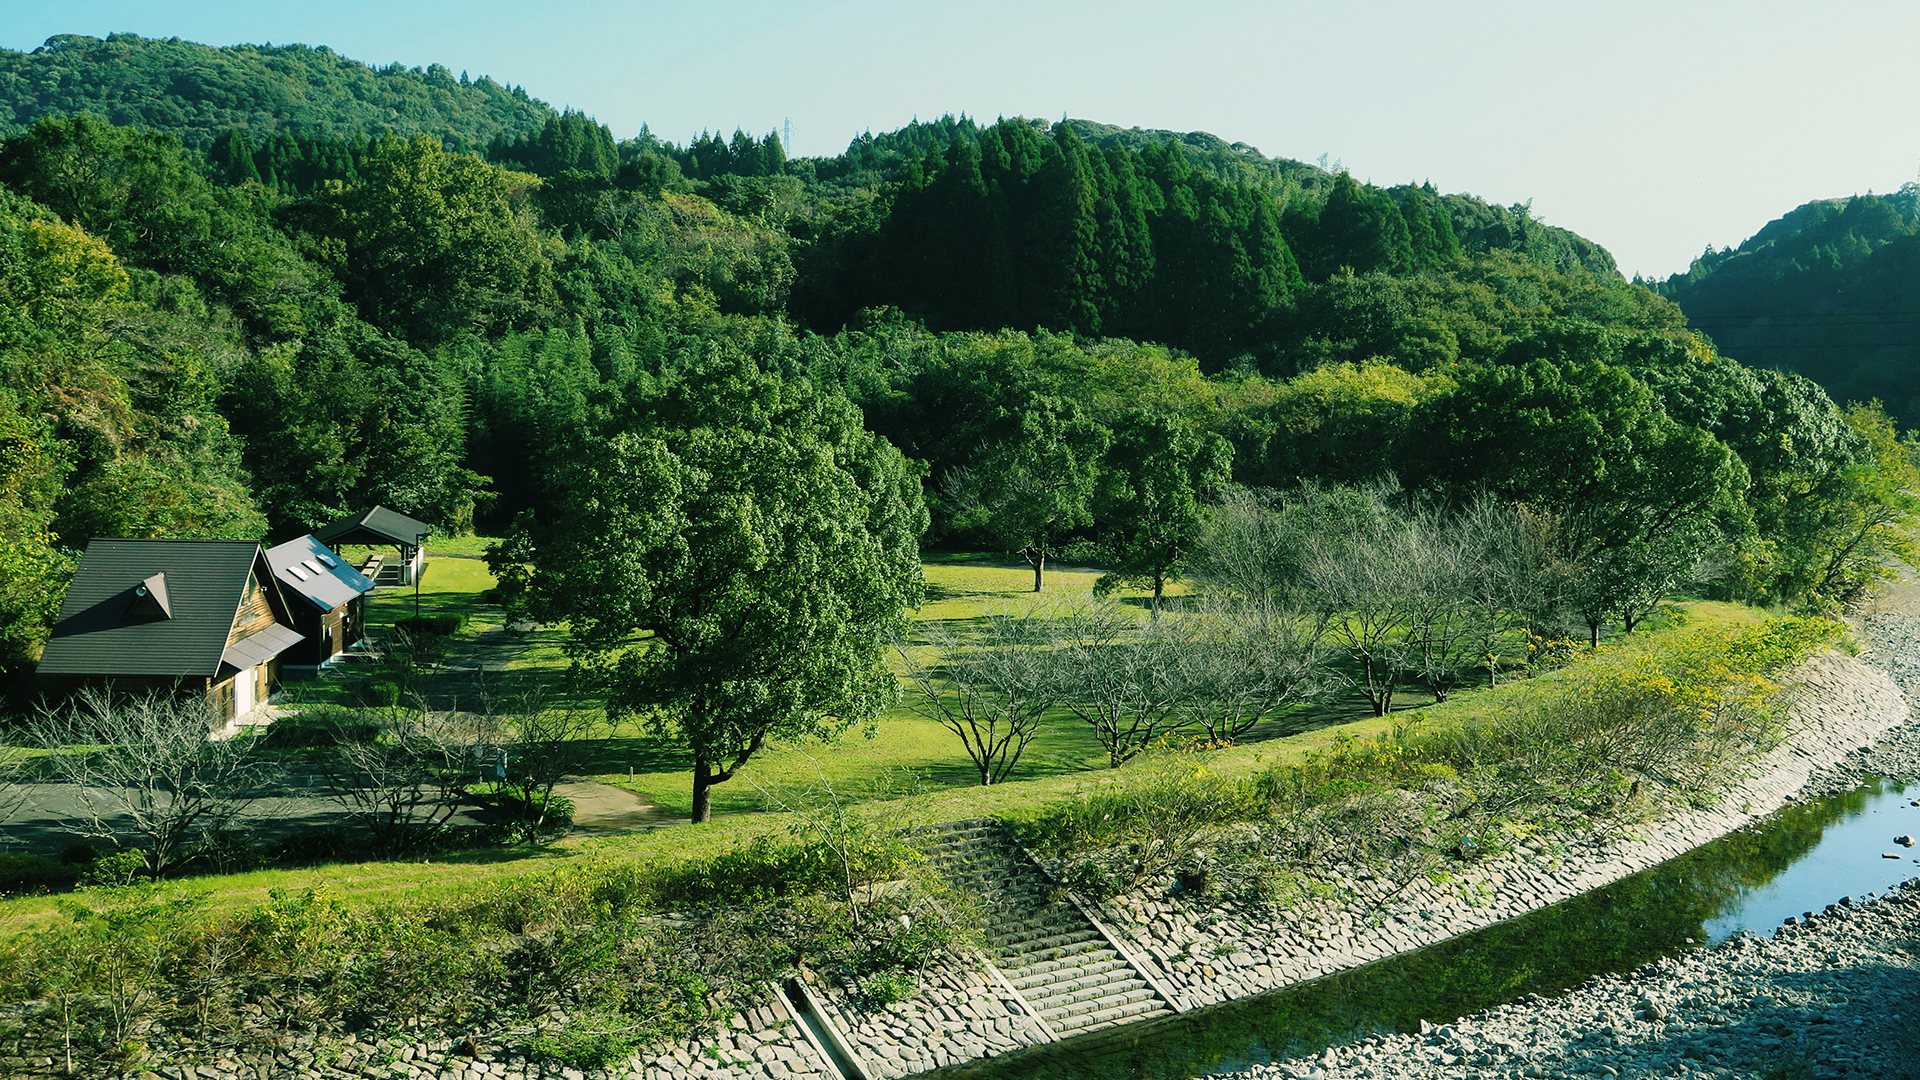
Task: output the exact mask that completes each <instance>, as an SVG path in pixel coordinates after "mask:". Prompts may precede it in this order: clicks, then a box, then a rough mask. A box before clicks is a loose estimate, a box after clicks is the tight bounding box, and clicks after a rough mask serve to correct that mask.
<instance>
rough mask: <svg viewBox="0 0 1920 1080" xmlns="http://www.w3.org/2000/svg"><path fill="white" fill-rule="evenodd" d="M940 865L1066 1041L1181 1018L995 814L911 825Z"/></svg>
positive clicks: (991, 952)
mask: <svg viewBox="0 0 1920 1080" xmlns="http://www.w3.org/2000/svg"><path fill="white" fill-rule="evenodd" d="M907 838H908V840H909V841H910V842H912V843H914V844H915V845H917V846H918V847H919V848H920V849H921V850H922V851H924V852H926V853H927V857H928V859H929V861H930V862H931V863H932V865H933V867H934V868H935V869H936V870H938V871H939V872H940V873H941V874H943V875H944V876H945V877H946V878H947V879H948V880H949V881H951V882H953V884H954V886H955V887H956V888H959V889H961V890H963V891H965V892H967V893H970V894H972V895H973V896H975V897H977V898H979V900H980V901H981V902H982V903H983V904H985V905H986V907H987V911H986V952H987V959H988V960H989V961H991V962H992V963H993V965H994V966H995V967H997V968H998V969H999V970H1000V972H1001V974H1002V975H1004V976H1005V978H1006V981H1007V982H1008V983H1009V984H1011V985H1012V986H1013V988H1014V989H1015V990H1017V991H1018V992H1019V995H1020V997H1022V998H1023V999H1024V1000H1025V1001H1026V1003H1027V1005H1028V1006H1029V1007H1030V1008H1031V1009H1032V1011H1033V1012H1034V1014H1035V1015H1037V1016H1038V1017H1039V1018H1040V1019H1041V1020H1042V1021H1043V1022H1044V1023H1045V1024H1046V1026H1047V1027H1048V1028H1049V1029H1051V1031H1052V1033H1053V1035H1054V1036H1055V1037H1056V1038H1062V1039H1064V1038H1067V1037H1069V1036H1072V1035H1077V1034H1080V1033H1081V1032H1086V1031H1094V1030H1097V1029H1099V1028H1104V1027H1109V1026H1112V1025H1114V1024H1122V1023H1133V1022H1135V1021H1139V1020H1145V1019H1149V1018H1152V1017H1157V1016H1164V1015H1172V1013H1173V1011H1174V1010H1173V1009H1172V1007H1171V1006H1169V1005H1168V1003H1167V1001H1166V999H1165V998H1164V997H1162V996H1161V994H1160V993H1159V991H1157V990H1156V989H1155V988H1154V987H1153V985H1152V984H1151V983H1149V982H1148V981H1147V979H1146V978H1144V977H1143V976H1142V975H1141V973H1140V972H1139V971H1137V970H1136V969H1135V968H1134V966H1133V965H1132V964H1131V963H1130V962H1129V961H1128V959H1127V958H1126V957H1125V956H1123V955H1121V953H1120V952H1119V951H1118V950H1117V949H1115V948H1114V947H1113V945H1112V943H1111V942H1109V941H1108V940H1107V937H1106V935H1105V934H1104V933H1102V932H1101V929H1100V928H1099V927H1098V926H1096V925H1094V923H1093V922H1092V921H1091V920H1089V919H1088V918H1087V916H1086V914H1085V913H1084V912H1082V911H1081V909H1080V908H1079V907H1078V906H1077V905H1075V904H1074V903H1073V901H1071V900H1070V899H1068V898H1067V897H1066V895H1065V894H1064V892H1063V891H1062V890H1061V889H1060V887H1059V885H1058V884H1057V883H1056V882H1055V881H1054V880H1053V879H1052V878H1051V877H1049V876H1048V875H1047V873H1046V871H1044V870H1042V869H1041V868H1040V867H1039V865H1037V864H1036V863H1035V862H1034V861H1033V859H1032V858H1030V857H1029V856H1028V855H1027V853H1026V852H1025V851H1024V850H1022V849H1021V847H1020V845H1019V844H1018V843H1016V842H1015V841H1014V839H1013V837H1012V836H1010V835H1008V833H1007V831H1006V829H1005V828H1004V827H1002V826H1001V825H1000V824H999V823H998V822H996V821H994V820H993V819H991V818H979V819H974V820H969V821H954V822H947V823H945V824H941V825H931V826H925V827H922V828H919V829H913V830H909V831H908V833H907Z"/></svg>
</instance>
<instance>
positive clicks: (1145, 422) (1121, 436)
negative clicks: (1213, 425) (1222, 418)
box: [1093, 413, 1233, 616]
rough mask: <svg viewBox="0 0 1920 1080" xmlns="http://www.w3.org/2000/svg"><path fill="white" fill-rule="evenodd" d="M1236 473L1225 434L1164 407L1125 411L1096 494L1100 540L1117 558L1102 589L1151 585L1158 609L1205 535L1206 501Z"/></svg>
mask: <svg viewBox="0 0 1920 1080" xmlns="http://www.w3.org/2000/svg"><path fill="white" fill-rule="evenodd" d="M1232 474H1233V447H1232V446H1231V445H1229V444H1228V442H1227V440H1225V439H1223V438H1221V437H1220V436H1219V435H1216V434H1213V433H1212V432H1208V431H1200V430H1197V429H1196V428H1195V427H1194V426H1193V425H1192V424H1191V423H1189V422H1187V421H1185V420H1183V419H1181V418H1180V417H1177V416H1171V415H1167V414H1163V413H1162V414H1156V413H1136V414H1132V415H1129V416H1124V417H1122V418H1121V419H1120V420H1119V422H1118V423H1116V424H1115V425H1114V432H1113V445H1112V446H1111V447H1110V448H1109V449H1108V451H1107V458H1106V462H1105V466H1104V468H1102V470H1101V475H1100V481H1099V488H1098V490H1097V491H1096V492H1095V495H1094V499H1093V513H1094V518H1095V520H1096V521H1098V522H1099V523H1100V524H1099V533H1098V539H1097V541H1096V544H1095V546H1096V547H1097V548H1098V549H1099V551H1100V553H1101V554H1102V555H1103V556H1105V557H1106V558H1107V559H1108V560H1109V561H1110V562H1111V563H1112V565H1113V570H1112V571H1111V572H1109V573H1107V574H1106V575H1104V576H1103V577H1101V578H1100V580H1099V582H1098V583H1096V585H1095V588H1096V590H1098V591H1101V592H1106V591H1110V590H1111V589H1112V588H1114V587H1116V586H1120V585H1142V586H1145V587H1146V588H1148V589H1151V590H1152V591H1153V613H1154V615H1156V616H1158V615H1159V614H1160V600H1161V597H1162V595H1163V594H1164V593H1165V592H1166V588H1167V582H1169V581H1172V580H1174V579H1176V578H1177V577H1178V576H1179V575H1180V572H1181V571H1182V569H1184V567H1185V565H1186V562H1187V559H1188V557H1189V556H1191V555H1192V554H1193V551H1194V546H1195V544H1196V543H1197V541H1198V540H1199V536H1200V531H1201V527H1202V524H1203V520H1202V515H1203V509H1202V508H1203V506H1204V504H1205V503H1207V502H1210V501H1212V500H1214V499H1216V498H1217V497H1218V496H1219V494H1220V493H1221V491H1222V490H1223V489H1224V488H1225V487H1226V484H1227V481H1228V480H1229V479H1230V478H1231V476H1232Z"/></svg>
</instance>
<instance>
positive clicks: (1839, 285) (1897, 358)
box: [1657, 190, 1920, 427]
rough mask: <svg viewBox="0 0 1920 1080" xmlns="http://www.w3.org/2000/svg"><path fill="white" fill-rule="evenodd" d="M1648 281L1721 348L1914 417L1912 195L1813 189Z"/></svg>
mask: <svg viewBox="0 0 1920 1080" xmlns="http://www.w3.org/2000/svg"><path fill="white" fill-rule="evenodd" d="M1657 290H1658V291H1659V292H1661V293H1662V294H1664V295H1666V296H1668V297H1670V298H1672V299H1673V300H1675V301H1677V302H1678V303H1679V304H1680V308H1681V310H1682V311H1684V312H1685V313H1686V315H1687V319H1688V321H1689V323H1690V324H1691V325H1692V326H1693V327H1694V328H1696V329H1698V330H1701V331H1704V332H1705V333H1707V334H1708V335H1709V336H1711V337H1712V338H1713V339H1714V341H1715V343H1716V344H1718V345H1719V347H1720V349H1721V351H1722V352H1724V353H1726V354H1727V355H1729V356H1733V357H1736V358H1738V359H1740V360H1743V361H1745V362H1747V363H1749V364H1752V365H1754V366H1757V367H1769V368H1779V369H1781V370H1786V371H1793V372H1798V373H1799V374H1802V375H1805V376H1807V377H1808V378H1811V379H1813V380H1814V381H1815V382H1818V383H1819V384H1820V385H1821V386H1823V387H1825V388H1826V389H1827V392H1828V393H1830V394H1832V395H1833V396H1834V398H1835V399H1836V400H1840V401H1869V400H1874V399H1878V400H1879V401H1881V402H1883V403H1884V404H1885V405H1886V406H1887V409H1888V411H1889V412H1891V413H1892V414H1893V415H1894V417H1895V418H1897V419H1898V420H1899V421H1900V422H1901V423H1902V424H1903V425H1904V426H1906V427H1915V426H1920V335H1916V333H1915V331H1914V327H1915V324H1916V323H1917V322H1920V199H1916V197H1915V192H1914V191H1911V190H1903V191H1902V192H1901V193H1900V194H1898V195H1892V196H1876V195H1860V196H1855V197H1853V198H1850V199H1823V200H1817V201H1815V202H1810V203H1807V204H1805V205H1803V206H1800V207H1798V208H1796V209H1795V210H1793V211H1792V212H1790V213H1788V214H1785V215H1782V216H1781V217H1780V218H1778V219H1776V220H1774V221H1772V222H1770V223H1768V225H1767V226H1766V227H1765V228H1763V229H1761V230H1760V231H1759V232H1757V233H1755V234H1754V235H1753V237H1752V238H1751V239H1749V240H1748V241H1747V242H1746V243H1744V244H1741V245H1740V247H1739V248H1737V249H1731V248H1728V249H1722V250H1720V251H1717V252H1716V251H1709V252H1707V253H1706V254H1704V255H1702V256H1701V257H1700V258H1699V259H1696V260H1694V263H1693V266H1692V267H1691V268H1689V269H1688V271H1687V272H1686V273H1685V274H1675V275H1674V276H1672V277H1670V278H1668V279H1667V280H1666V281H1665V282H1662V283H1659V284H1658V286H1657Z"/></svg>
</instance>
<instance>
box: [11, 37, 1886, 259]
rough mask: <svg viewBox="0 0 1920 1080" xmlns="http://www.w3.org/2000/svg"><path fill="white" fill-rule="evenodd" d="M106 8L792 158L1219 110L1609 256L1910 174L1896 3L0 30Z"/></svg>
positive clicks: (1260, 137) (1241, 133)
mask: <svg viewBox="0 0 1920 1080" xmlns="http://www.w3.org/2000/svg"><path fill="white" fill-rule="evenodd" d="M118 31H130V32H134V33H139V34H143V35H147V36H153V37H173V36H177V37H182V38H186V39H189V40H193V41H200V42H205V43H207V44H213V45H228V44H235V43H240V42H254V43H263V42H272V43H276V44H284V43H289V42H305V43H307V44H312V45H322V44H324V45H328V46H331V47H332V48H333V49H334V50H335V51H337V52H340V53H343V54H345V55H348V56H351V57H354V58H356V59H360V60H365V61H367V62H369V63H374V64H386V63H390V62H393V61H399V62H401V63H403V64H406V65H408V66H424V65H426V64H429V63H440V64H444V65H446V66H447V67H448V68H450V69H452V70H453V71H455V72H459V71H467V72H469V73H470V74H472V75H473V76H475V77H477V76H479V75H482V74H486V75H491V76H493V77H494V78H495V79H496V80H499V81H501V82H507V83H514V84H518V85H522V86H525V87H526V88H527V91H528V92H529V93H530V94H532V95H533V96H535V97H537V98H540V99H542V100H545V101H546V102H548V103H549V104H552V105H554V106H555V107H565V106H571V107H573V108H576V109H580V110H582V111H585V112H587V113H590V114H592V115H593V116H595V117H597V118H599V119H600V120H601V121H602V122H603V123H605V124H607V125H608V126H609V127H611V128H612V129H613V132H614V134H615V135H616V136H618V137H621V138H625V137H628V136H631V135H633V134H634V133H635V132H637V131H638V130H639V129H640V126H641V124H643V123H645V124H647V125H649V126H650V127H651V128H652V130H653V132H654V133H655V134H657V135H659V136H661V137H662V138H668V139H672V140H674V141H676V142H685V141H687V140H688V139H690V138H692V137H694V136H696V135H698V134H699V133H700V132H701V131H703V130H706V129H717V130H719V131H721V132H723V133H729V134H730V133H731V132H732V131H733V130H734V128H736V127H740V128H744V129H746V130H747V131H749V132H751V133H754V134H763V133H765V132H767V131H773V130H779V129H781V128H782V127H783V125H786V124H788V123H790V124H791V125H792V133H793V139H792V142H793V145H792V147H791V148H790V153H794V154H804V155H824V154H834V153H838V152H840V151H841V150H843V149H845V148H846V145H847V142H848V141H849V140H850V139H852V138H853V137H854V136H856V135H858V134H859V133H860V132H862V131H867V130H871V131H875V132H879V131H887V130H891V129H893V128H897V127H900V126H902V125H904V124H906V123H908V122H909V121H911V120H912V119H914V118H915V117H924V118H932V117H937V116H939V115H941V114H943V113H948V112H952V113H965V114H968V115H971V116H974V117H976V118H979V119H983V120H991V119H993V118H995V117H998V116H1016V115H1019V116H1035V117H1045V118H1048V119H1058V118H1060V117H1062V116H1072V117H1076V118H1085V119H1090V120H1098V121H1101V122H1103V123H1111V124H1118V125H1121V126H1133V125H1138V126H1141V127H1150V128H1168V129H1172V130H1176V131H1195V130H1198V131H1210V132H1212V133H1214V134H1215V135H1218V136H1220V137H1222V138H1224V139H1227V140H1228V141H1239V142H1245V143H1249V144H1252V145H1253V146H1256V147H1258V148H1259V149H1260V150H1261V152H1263V153H1265V154H1267V155H1268V156H1269V157H1289V158H1297V159H1300V160H1304V161H1313V160H1316V159H1317V158H1319V157H1320V155H1322V154H1325V155H1327V156H1328V158H1329V160H1331V161H1338V162H1341V163H1343V164H1344V165H1345V166H1346V168H1347V169H1348V170H1350V171H1351V172H1352V173H1353V175H1354V176H1355V177H1356V178H1359V179H1362V180H1370V181H1372V182H1374V183H1377V184H1382V185H1385V184H1393V183H1400V182H1404V181H1422V180H1431V181H1432V182H1433V184H1434V185H1435V186H1436V187H1438V188H1440V189H1441V190H1442V191H1448V192H1455V191H1462V192H1467V193H1470V194H1473V195H1478V196H1480V197H1481V198H1484V199H1487V200H1489V201H1491V202H1495V203H1499V204H1502V205H1510V204H1513V203H1518V202H1528V201H1530V202H1531V205H1532V208H1533V212H1534V214H1535V216H1536V217H1538V218H1539V219H1541V220H1543V221H1546V222H1547V223H1548V224H1552V225H1559V226H1562V227H1565V228H1568V229H1572V230H1574V231H1575V232H1578V233H1580V234H1582V235H1584V236H1586V237H1588V238H1590V239H1593V240H1595V241H1598V242H1599V243H1601V244H1602V245H1604V246H1605V247H1606V248H1607V249H1608V250H1609V251H1611V252H1613V254H1614V257H1615V258H1616V259H1617V260H1618V262H1619V264H1620V267H1621V269H1622V270H1623V271H1624V272H1625V273H1627V274H1628V275H1629V276H1631V275H1634V274H1643V275H1647V276H1662V277H1663V276H1665V275H1667V274H1670V273H1674V272H1677V271H1681V270H1684V269H1686V267H1687V264H1688V263H1689V262H1690V261H1691V260H1692V259H1693V258H1694V257H1695V256H1697V255H1699V254H1700V252H1701V251H1702V250H1703V249H1704V248H1705V247H1707V246H1713V247H1719V246H1722V245H1738V244H1739V243H1740V242H1741V241H1742V240H1744V239H1745V238H1746V237H1748V236H1750V235H1752V234H1753V233H1754V232H1756V231H1758V229H1759V228H1760V227H1761V226H1762V225H1764V224H1766V222H1768V221H1769V220H1771V219H1773V218H1776V217H1778V216H1780V215H1781V214H1783V213H1785V212H1787V211H1788V210H1791V209H1792V208H1794V207H1795V206H1798V205H1800V204H1801V203H1804V202H1807V201H1808V200H1811V199H1817V198H1835V197H1844V196H1847V195H1851V194H1855V193H1863V192H1866V191H1869V190H1871V191H1876V192H1883V193H1884V192H1889V191H1893V190H1896V189H1897V188H1899V186H1900V185H1901V184H1903V183H1905V182H1907V181H1910V180H1914V179H1915V178H1916V175H1920V138H1916V136H1920V132H1916V130H1915V128H1916V114H1915V111H1914V110H1913V109H1912V108H1911V105H1912V104H1913V103H1915V102H1917V101H1920V94H1916V91H1920V64H1916V63H1914V62H1912V59H1911V50H1912V46H1913V42H1914V41H1915V40H1916V31H1920V4H1913V3H1912V2H1911V0H1906V2H1902V3H1893V2H1873V0H1869V2H1856V3H1848V2H1844V0H1841V2H1829V3H1822V4H1813V3H1806V2H1801V3H1783V2H1775V0H1733V2H1720V3H1706V2H1694V0H1663V2H1659V3H1650V2H1641V0H1611V2H1605V3H1599V2H1587V0H1559V2H1551V0H1550V2H1547V3H1541V2H1539V0H1529V2H1526V3H1511V2H1473V3H1453V4H1446V3H1435V2H1433V0H1424V2H1417V3H1409V2H1399V0H1393V2H1367V0H1345V2H1340V3H1333V2H1325V3H1315V4H1304V3H1287V2H1266V3H1258V2H1225V0H1219V2H1215V0H1188V2H1185V3H1180V4H1166V3H1145V2H1139V0H1103V2H1085V0H975V2H973V3H966V4H961V3H952V2H949V3H939V4H934V3H919V2H914V0H820V2H816V3H805V4H802V3H779V2H774V0H706V2H702V3H687V2H658V0H544V2H527V0H519V2H515V3H508V2H504V0H463V2H460V3H446V2H439V0H381V2H369V0H331V2H313V0H308V2H304V3H298V4H292V3H280V2H276V0H245V2H233V0H164V2H155V0H0V46H4V47H6V48H12V49H31V48H35V47H37V46H38V45H39V44H40V43H41V42H42V41H44V40H45V39H46V38H47V37H49V36H51V35H53V34H59V33H79V34H91V35H95V36H104V35H106V34H108V33H112V32H118Z"/></svg>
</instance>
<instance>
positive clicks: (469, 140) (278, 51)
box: [0, 34, 553, 149]
mask: <svg viewBox="0 0 1920 1080" xmlns="http://www.w3.org/2000/svg"><path fill="white" fill-rule="evenodd" d="M78 112H90V113H93V114H94V115H96V116H99V117H102V118H104V119H105V120H107V121H108V122H110V123H114V124H124V125H128V126H133V127H146V128H155V129H159V130H163V131H168V132H171V133H172V134H174V135H175V136H178V137H179V139H180V141H181V142H183V143H185V144H186V145H188V146H191V147H196V148H199V149H205V148H206V147H208V146H209V145H211V144H212V143H213V141H214V139H215V138H217V137H218V136H219V135H220V134H222V133H223V132H226V131H228V130H230V129H231V130H237V131H239V132H240V133H242V134H244V135H246V136H247V137H249V138H251V139H252V140H253V141H255V142H256V143H257V142H262V141H265V140H266V139H267V138H268V137H270V136H272V135H275V134H278V133H280V132H282V131H298V132H305V133H307V134H308V135H312V136H320V137H327V138H333V137H338V136H351V137H354V138H358V139H360V140H362V141H364V140H365V137H366V136H367V135H369V134H374V135H377V134H380V133H382V132H392V133H394V134H398V135H415V134H420V133H423V132H424V133H427V134H431V135H433V136H434V137H435V138H438V139H443V140H446V141H448V142H450V143H452V144H454V145H459V146H478V145H485V143H486V142H487V140H489V139H491V138H493V137H494V136H496V135H499V134H502V133H507V134H510V135H520V134H526V133H529V132H534V131H538V130H539V129H540V126H541V124H543V123H544V122H545V121H546V119H547V118H548V117H549V116H551V115H552V114H553V110H552V109H551V108H549V107H548V106H547V105H546V104H545V103H543V102H540V101H536V100H534V99H532V98H530V97H528V96H527V93H526V91H525V90H524V89H522V88H520V87H508V86H502V85H500V84H499V83H496V82H494V81H493V80H492V79H489V78H485V77H482V78H479V79H469V78H468V77H467V75H466V73H465V72H462V73H461V74H460V75H459V76H455V75H454V74H453V73H452V72H450V71H448V70H447V69H446V68H444V67H441V66H440V65H438V64H435V65H432V66H430V67H428V68H426V69H424V70H423V69H420V68H407V67H402V66H401V65H399V64H391V65H388V66H387V67H383V68H375V67H369V66H367V65H366V64H363V63H361V62H359V61H358V60H350V59H348V58H346V57H344V56H341V55H339V54H338V53H335V52H333V51H332V50H331V49H328V48H326V47H325V46H321V47H319V48H311V47H309V46H306V45H233V46H228V47H225V48H214V47H212V46H207V45H197V44H195V43H193V42H191V41H181V40H180V39H179V38H167V39H165V40H158V39H153V38H143V37H140V36H138V35H136V34H110V35H108V36H107V38H106V39H105V40H102V39H100V38H93V37H86V36H84V35H80V34H62V35H60V36H58V37H54V38H50V39H48V41H47V43H46V44H45V45H43V46H41V47H40V48H38V49H35V50H33V51H32V52H15V51H13V50H12V49H0V132H4V131H7V130H14V131H18V130H22V129H25V128H27V127H31V126H32V125H33V123H34V121H36V120H38V119H39V118H40V117H42V116H66V115H70V114H73V113H78Z"/></svg>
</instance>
